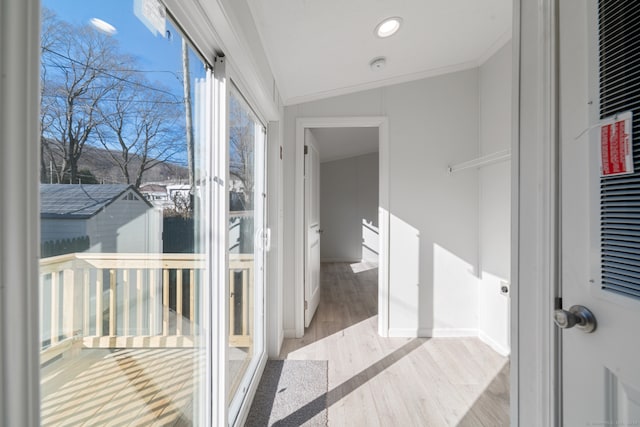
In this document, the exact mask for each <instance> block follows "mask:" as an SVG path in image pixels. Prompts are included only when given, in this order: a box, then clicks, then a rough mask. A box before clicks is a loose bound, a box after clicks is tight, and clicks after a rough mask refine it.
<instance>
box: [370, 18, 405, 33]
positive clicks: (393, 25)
mask: <svg viewBox="0 0 640 427" xmlns="http://www.w3.org/2000/svg"><path fill="white" fill-rule="evenodd" d="M401 24H402V18H400V17H399V16H393V17H391V18H387V19H385V20H384V21H382V22H381V23H379V24H378V25H376V29H375V31H374V34H375V35H376V36H378V37H380V38H385V37H390V36H392V35H394V34H395V33H396V32H397V31H398V30H399V29H400V25H401Z"/></svg>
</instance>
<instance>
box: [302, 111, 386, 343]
mask: <svg viewBox="0 0 640 427" xmlns="http://www.w3.org/2000/svg"><path fill="white" fill-rule="evenodd" d="M387 132H388V131H387V119H386V117H352V118H349V117H341V118H333V119H332V118H309V119H299V120H298V121H297V124H296V149H297V150H296V153H297V154H296V171H297V173H296V178H297V179H296V197H297V200H298V201H300V202H299V203H297V204H296V247H297V248H299V250H296V260H295V261H296V262H295V266H296V283H298V286H296V290H295V301H296V307H295V329H296V337H302V336H303V335H304V328H305V326H308V325H309V324H310V322H311V319H312V317H313V313H314V312H315V308H317V304H318V303H319V299H320V292H319V291H320V271H319V270H320V261H321V260H322V259H323V258H324V260H325V261H328V262H332V261H333V262H349V263H350V264H353V268H355V269H360V270H362V269H363V268H364V266H365V265H373V264H374V263H375V264H377V268H378V274H377V284H378V298H377V299H378V304H377V307H378V332H379V333H380V335H382V336H386V335H387V329H388V320H387V319H388V317H387V316H388V313H387V311H386V309H387V308H388V302H387V293H388V292H387V286H388V251H387V249H386V248H387V247H388V229H389V227H388V224H389V222H388V221H389V216H388V213H387V209H386V206H387V203H388V191H389V188H388V184H387V183H388V157H387V153H388V135H387ZM345 138H347V139H349V138H351V139H353V138H356V139H355V141H357V142H356V143H352V144H347V143H346V140H345ZM305 147H306V148H305ZM323 147H324V148H323ZM305 150H306V153H307V154H305ZM374 153H377V154H374ZM316 156H317V157H316ZM321 160H325V161H324V162H321ZM314 162H315V169H314V166H313V163H314ZM323 164H324V166H322V165H323ZM357 164H361V166H362V167H363V173H362V175H361V176H358V172H357V170H355V171H354V170H353V167H354V165H357ZM323 169H325V170H330V169H333V172H336V174H335V175H333V176H332V177H331V178H332V179H331V180H330V181H328V182H326V183H324V184H325V185H324V186H322V183H323V181H322V170H323ZM365 169H366V172H365V171H364V170H365ZM314 170H315V171H316V172H317V173H314ZM340 175H342V176H340ZM375 176H377V185H371V183H370V182H369V183H367V182H362V185H361V186H360V188H358V181H359V180H360V179H363V181H364V180H369V181H370V180H371V179H372V178H373V177H375ZM366 178H368V179H366ZM349 179H351V180H355V182H351V184H352V185H350V186H348V187H350V188H347V186H346V185H342V186H341V185H340V181H341V180H349ZM314 181H317V182H315V183H314ZM321 187H322V188H321ZM314 189H315V190H314ZM325 190H326V191H327V194H325V200H327V202H328V204H327V206H324V208H323V204H322V203H323V202H321V201H320V200H322V197H321V195H322V192H323V191H325ZM361 190H364V191H365V192H366V193H367V196H366V197H365V196H364V194H361V195H362V196H363V199H362V205H363V209H362V210H360V211H358V209H355V210H354V209H353V207H354V203H353V200H351V201H349V200H342V201H341V200H340V198H344V197H348V195H349V193H350V192H355V193H356V194H357V193H359V192H360V191H361ZM314 194H315V196H313V195H314ZM352 194H353V193H352ZM329 195H331V196H332V197H330V198H328V199H327V197H326V196H329ZM376 199H377V200H376ZM333 204H336V207H337V205H338V204H339V205H340V206H341V207H342V208H346V209H344V210H342V212H340V211H336V210H334V209H330V208H331V206H332V205H333ZM376 206H377V208H376ZM349 208H351V209H349ZM312 211H313V212H312ZM323 212H324V219H325V220H328V223H327V225H329V227H330V228H327V229H326V230H325V228H324V225H323ZM363 212H366V215H364V216H365V218H360V219H357V217H358V216H363V215H361V214H362V213H363ZM345 219H346V222H345V223H341V221H342V220H345ZM354 221H356V223H357V224H358V226H357V228H354V227H353V224H354ZM325 232H326V233H327V234H326V236H327V237H326V238H325V235H324V233H325ZM321 235H322V239H323V240H325V239H326V241H328V242H330V244H329V245H328V246H329V247H328V248H325V251H324V252H322V245H320V238H319V236H321ZM310 261H313V263H312V264H310Z"/></svg>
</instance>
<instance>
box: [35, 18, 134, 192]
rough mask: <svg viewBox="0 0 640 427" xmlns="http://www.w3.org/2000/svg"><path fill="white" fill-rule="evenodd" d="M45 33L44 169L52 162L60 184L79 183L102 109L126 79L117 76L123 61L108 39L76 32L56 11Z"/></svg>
mask: <svg viewBox="0 0 640 427" xmlns="http://www.w3.org/2000/svg"><path fill="white" fill-rule="evenodd" d="M42 29H43V35H42V39H41V40H42V44H41V46H42V67H43V71H42V73H41V80H42V82H41V87H42V94H41V95H42V101H41V141H42V142H43V144H42V150H43V153H42V154H43V155H42V159H43V160H42V164H41V167H42V168H46V167H47V165H46V163H47V160H48V161H49V162H50V163H51V164H54V167H55V173H56V178H57V181H58V182H62V180H63V178H64V177H65V176H68V177H69V180H70V182H76V181H77V176H78V161H79V159H80V157H81V155H82V150H83V148H84V146H85V144H86V143H87V141H88V140H89V139H90V137H92V134H93V133H94V132H95V130H96V128H97V127H98V126H99V125H100V123H101V119H102V117H101V115H100V114H99V108H100V105H101V103H102V101H103V99H104V98H106V97H107V96H108V95H109V93H111V92H112V91H113V90H114V89H115V88H116V87H118V85H120V84H122V82H123V80H124V79H125V77H123V76H121V75H117V74H116V73H115V72H113V71H111V70H114V69H117V68H118V67H117V65H119V64H120V63H121V61H122V59H123V58H122V55H120V54H119V53H118V47H117V44H116V42H115V41H114V40H113V39H111V38H109V37H108V36H107V35H105V34H102V33H100V32H98V31H96V30H94V29H93V28H92V27H89V26H82V27H73V26H71V25H70V24H68V23H66V22H64V21H61V20H59V19H58V18H57V17H56V16H55V14H54V13H52V12H50V11H45V13H44V14H43V26H42ZM55 153H58V154H57V155H56V154H55ZM42 175H44V172H43V173H42Z"/></svg>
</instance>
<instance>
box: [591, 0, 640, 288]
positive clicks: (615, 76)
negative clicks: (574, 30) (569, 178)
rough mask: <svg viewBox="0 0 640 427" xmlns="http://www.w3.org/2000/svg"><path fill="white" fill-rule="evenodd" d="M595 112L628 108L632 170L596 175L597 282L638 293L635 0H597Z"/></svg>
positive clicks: (639, 47)
mask: <svg viewBox="0 0 640 427" xmlns="http://www.w3.org/2000/svg"><path fill="white" fill-rule="evenodd" d="M598 12H599V40H600V41H599V45H600V46H599V47H600V58H599V59H600V70H599V71H600V118H601V119H604V118H608V117H611V116H613V115H615V114H618V113H622V112H624V111H630V110H631V111H633V125H632V127H633V149H634V166H635V170H636V171H637V172H635V173H634V174H633V175H627V176H618V177H609V178H602V179H601V180H600V219H601V223H600V231H601V261H602V288H603V289H606V290H608V291H611V292H616V293H619V294H623V295H626V296H629V297H634V298H640V31H639V30H638V22H640V1H638V2H636V1H628V0H600V1H599V6H598Z"/></svg>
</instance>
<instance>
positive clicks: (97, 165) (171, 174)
mask: <svg viewBox="0 0 640 427" xmlns="http://www.w3.org/2000/svg"><path fill="white" fill-rule="evenodd" d="M49 148H51V149H52V150H55V151H54V152H53V156H54V158H55V161H56V163H57V164H59V163H60V159H61V158H62V156H61V155H60V150H59V149H57V150H56V148H57V147H55V146H54V145H52V144H49V145H46V146H45V147H44V149H45V150H47V149H49ZM43 161H44V167H45V169H46V171H45V173H44V174H43V175H42V181H43V182H47V183H48V182H50V174H49V168H50V163H49V154H48V152H45V153H43ZM140 163H141V161H140V159H139V158H138V157H135V156H134V157H133V159H132V160H131V163H130V164H131V166H130V168H129V170H130V171H137V170H138V168H139V167H140ZM78 170H80V171H83V170H88V171H90V172H91V174H93V176H94V177H95V178H96V180H97V181H98V182H100V183H105V184H126V180H125V177H124V174H123V173H122V171H121V170H120V168H119V167H118V166H117V165H116V163H115V162H114V160H113V159H112V158H111V156H110V154H109V152H108V151H107V150H105V149H102V148H98V147H92V146H85V147H84V149H83V151H82V157H81V158H80V161H79V164H78ZM132 173H133V172H132ZM81 175H82V174H81ZM80 178H81V179H82V178H83V177H82V176H81V177H80ZM87 179H90V177H88V176H85V180H87ZM132 179H135V177H132ZM187 179H188V171H187V168H186V167H185V166H182V165H178V164H175V163H170V162H166V163H162V164H159V165H157V166H154V167H153V168H151V169H149V170H148V171H146V172H145V173H144V177H143V183H144V182H164V181H172V182H180V181H185V182H186V181H187ZM53 182H54V183H55V177H54V181H53Z"/></svg>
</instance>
